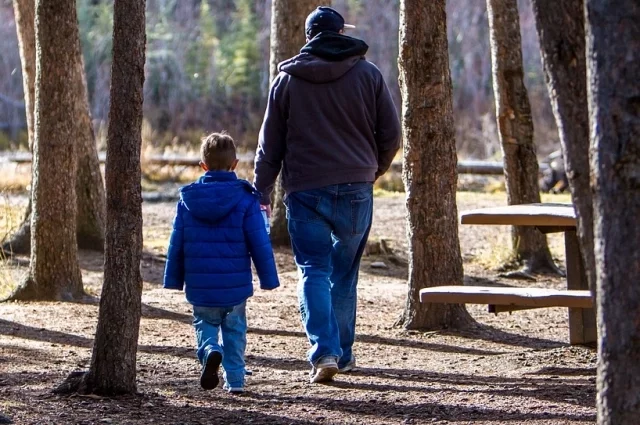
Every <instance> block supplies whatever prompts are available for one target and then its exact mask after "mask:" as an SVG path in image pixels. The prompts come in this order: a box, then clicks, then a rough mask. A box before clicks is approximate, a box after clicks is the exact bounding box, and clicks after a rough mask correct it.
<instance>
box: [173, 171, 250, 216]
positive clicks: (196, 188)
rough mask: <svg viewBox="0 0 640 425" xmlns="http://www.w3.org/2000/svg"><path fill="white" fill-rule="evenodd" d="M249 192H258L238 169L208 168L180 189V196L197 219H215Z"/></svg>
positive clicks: (225, 212) (233, 206)
mask: <svg viewBox="0 0 640 425" xmlns="http://www.w3.org/2000/svg"><path fill="white" fill-rule="evenodd" d="M250 193H252V194H256V193H257V192H256V191H255V189H254V188H253V186H251V185H250V184H249V182H247V181H246V180H239V179H238V178H237V177H236V173H234V172H226V171H207V172H206V173H205V174H204V175H203V176H202V177H200V179H199V180H198V181H197V182H196V183H192V184H190V185H188V186H185V187H183V188H182V189H180V200H181V202H182V203H183V204H184V206H185V207H186V209H187V210H188V211H189V212H190V213H191V214H193V216H194V217H196V218H197V219H199V220H203V221H207V222H211V223H215V222H217V221H220V220H222V219H223V218H225V217H226V216H227V215H229V213H230V212H231V211H232V210H233V209H234V208H235V206H236V205H238V203H239V202H240V201H241V200H242V199H243V198H244V197H245V196H247V195H248V194H250ZM256 196H257V195H256Z"/></svg>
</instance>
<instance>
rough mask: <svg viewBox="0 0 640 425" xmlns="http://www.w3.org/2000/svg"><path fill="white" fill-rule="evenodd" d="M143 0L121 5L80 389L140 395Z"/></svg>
mask: <svg viewBox="0 0 640 425" xmlns="http://www.w3.org/2000/svg"><path fill="white" fill-rule="evenodd" d="M145 45H146V35H145V0H133V1H125V0H115V3H114V24H113V65H112V68H111V93H110V99H111V100H110V102H111V104H110V108H109V128H108V131H107V164H106V183H107V237H106V245H105V268H104V283H103V286H102V296H101V299H100V313H99V317H98V327H97V331H96V338H95V341H94V345H93V356H92V359H91V366H90V369H89V372H88V373H87V374H86V375H85V377H84V382H83V387H82V390H84V391H87V392H93V393H97V394H107V395H114V394H124V393H129V394H131V393H135V392H136V352H137V348H138V332H139V329H140V308H141V296H142V277H141V275H140V257H141V254H142V192H141V186H140V179H141V170H140V149H141V144H142V135H141V131H142V100H143V90H142V88H143V84H144V63H145Z"/></svg>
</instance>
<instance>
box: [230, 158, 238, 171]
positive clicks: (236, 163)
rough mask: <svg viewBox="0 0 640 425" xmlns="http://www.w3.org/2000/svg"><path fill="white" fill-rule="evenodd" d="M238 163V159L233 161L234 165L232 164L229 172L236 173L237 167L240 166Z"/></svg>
mask: <svg viewBox="0 0 640 425" xmlns="http://www.w3.org/2000/svg"><path fill="white" fill-rule="evenodd" d="M238 162H239V160H238V159H236V160H235V161H233V164H231V167H230V168H229V171H234V170H235V169H236V167H237V166H238Z"/></svg>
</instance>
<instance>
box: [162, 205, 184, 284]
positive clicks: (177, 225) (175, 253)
mask: <svg viewBox="0 0 640 425" xmlns="http://www.w3.org/2000/svg"><path fill="white" fill-rule="evenodd" d="M182 208H184V207H183V206H182V202H178V206H177V208H176V217H175V218H174V220H173V231H172V232H171V239H170V240H169V249H168V251H167V263H166V265H165V268H164V284H163V286H164V287H165V288H167V289H177V290H180V291H181V290H182V288H183V287H184V243H183V241H184V238H183V228H184V226H183V223H182V211H181V209H182Z"/></svg>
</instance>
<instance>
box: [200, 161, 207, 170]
mask: <svg viewBox="0 0 640 425" xmlns="http://www.w3.org/2000/svg"><path fill="white" fill-rule="evenodd" d="M200 168H202V171H209V167H207V164H205V163H204V162H202V161H200Z"/></svg>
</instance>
